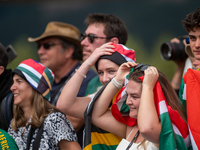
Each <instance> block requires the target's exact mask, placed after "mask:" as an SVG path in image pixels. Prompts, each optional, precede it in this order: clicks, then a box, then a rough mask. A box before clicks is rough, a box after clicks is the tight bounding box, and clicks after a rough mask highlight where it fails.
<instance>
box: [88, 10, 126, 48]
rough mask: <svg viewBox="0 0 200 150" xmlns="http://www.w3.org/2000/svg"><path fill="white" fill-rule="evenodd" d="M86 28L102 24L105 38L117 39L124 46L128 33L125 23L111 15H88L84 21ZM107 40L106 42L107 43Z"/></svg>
mask: <svg viewBox="0 0 200 150" xmlns="http://www.w3.org/2000/svg"><path fill="white" fill-rule="evenodd" d="M85 24H86V26H89V25H91V24H103V25H104V27H105V29H104V34H105V35H106V36H107V37H111V38H112V37H117V38H118V40H119V44H123V45H125V44H126V42H127V39H128V33H127V29H126V26H125V23H124V22H123V21H122V20H121V19H120V18H118V17H116V16H115V15H112V14H101V13H94V14H89V15H88V16H87V18H86V19H85ZM108 41H109V39H108V40H107V42H108Z"/></svg>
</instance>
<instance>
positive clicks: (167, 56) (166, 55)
mask: <svg viewBox="0 0 200 150" xmlns="http://www.w3.org/2000/svg"><path fill="white" fill-rule="evenodd" d="M178 39H179V40H180V43H172V42H165V43H163V44H162V45H161V48H160V55H161V57H162V59H164V60H184V59H186V58H187V57H188V55H187V54H186V52H185V45H184V44H183V42H182V40H183V39H186V43H187V44H189V38H188V36H181V37H179V38H178Z"/></svg>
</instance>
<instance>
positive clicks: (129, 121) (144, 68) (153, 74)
mask: <svg viewBox="0 0 200 150" xmlns="http://www.w3.org/2000/svg"><path fill="white" fill-rule="evenodd" d="M131 68H132V69H131ZM130 70H131V71H130ZM127 75H128V76H127ZM126 77H127V78H128V80H129V81H128V83H127V82H126V83H127V85H126V86H125V87H123V84H124V81H125V79H126ZM126 81H127V79H126ZM122 87H123V88H122ZM116 93H117V94H116ZM113 97H114V100H115V102H114V104H113V105H112V108H111V110H108V109H107V108H108V106H109V104H110V102H111V100H112V99H113ZM125 102H126V105H125ZM126 106H128V111H127V110H126V109H125V107H126ZM163 108H164V109H163ZM122 109H123V110H122ZM183 110H184V109H183V107H182V104H181V103H180V101H179V99H178V97H177V95H176V93H175V92H174V90H173V88H172V86H171V84H170V82H169V81H168V79H167V77H166V76H165V75H164V74H163V73H162V72H161V71H159V70H158V69H156V68H155V67H153V66H149V65H142V64H139V65H138V66H137V64H136V63H131V62H128V63H124V64H122V65H121V66H120V68H119V69H118V72H117V75H116V76H115V77H114V78H113V79H112V80H111V82H110V83H109V84H108V85H107V86H106V87H105V89H104V91H103V92H102V93H101V94H100V95H99V97H98V98H97V99H96V101H95V103H94V109H93V112H92V123H94V124H95V125H97V126H98V127H100V128H102V129H104V130H106V131H109V132H112V133H114V134H116V135H118V136H120V137H122V138H123V139H122V141H121V142H120V144H119V145H118V147H117V150H128V149H129V150H136V149H139V150H143V149H146V150H157V149H162V150H163V149H164V148H168V149H187V147H188V146H189V144H188V143H189V138H188V137H189V132H188V128H187V124H186V116H185V112H184V111H183ZM167 112H168V113H169V115H167ZM166 118H168V119H169V118H170V119H169V120H167V119H166ZM167 121H168V122H167ZM170 121H171V122H170ZM161 124H162V126H161ZM181 124H182V125H183V127H181V129H183V130H181V129H180V128H179V127H180V125H181ZM172 126H173V128H172ZM167 127H169V128H167ZM170 127H171V130H170ZM173 129H174V130H175V131H174V130H173ZM163 130H166V131H163ZM178 131H180V132H178ZM161 132H162V134H161ZM165 132H166V134H165ZM163 133H164V134H163ZM178 133H179V135H176V134H178ZM174 135H175V136H174ZM181 135H182V136H183V135H187V137H186V138H185V137H184V138H181ZM167 136H168V137H167ZM173 136H174V137H175V140H174V139H173ZM178 136H180V137H178ZM176 138H177V139H178V140H177V139H176ZM163 139H164V141H163ZM170 140H172V141H170ZM184 140H185V141H184ZM173 142H177V143H176V144H174V143H173ZM173 144H174V145H175V146H178V147H173V146H174V145H173ZM180 146H181V147H180Z"/></svg>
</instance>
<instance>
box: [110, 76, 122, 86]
mask: <svg viewBox="0 0 200 150" xmlns="http://www.w3.org/2000/svg"><path fill="white" fill-rule="evenodd" d="M111 82H112V83H113V85H114V86H115V87H116V88H118V89H121V88H122V87H123V84H121V83H119V82H117V81H116V79H115V77H114V78H112V80H111Z"/></svg>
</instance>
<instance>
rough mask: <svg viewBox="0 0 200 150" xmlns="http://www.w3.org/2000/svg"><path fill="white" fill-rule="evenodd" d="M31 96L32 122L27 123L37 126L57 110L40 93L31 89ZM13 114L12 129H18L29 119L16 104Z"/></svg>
mask: <svg viewBox="0 0 200 150" xmlns="http://www.w3.org/2000/svg"><path fill="white" fill-rule="evenodd" d="M32 90H33V92H32V98H31V110H32V112H31V116H32V120H31V121H32V122H31V123H28V124H30V125H32V127H35V128H38V127H40V126H41V125H42V123H43V121H44V119H45V118H46V117H47V116H48V115H49V114H50V113H51V112H52V111H53V110H57V109H56V107H55V106H53V105H51V104H50V103H49V102H48V100H46V99H45V98H44V97H43V96H42V95H41V94H40V93H38V92H37V91H36V90H35V89H33V88H32ZM13 112H14V116H13V120H12V122H11V126H12V129H13V130H18V127H23V126H26V123H27V122H28V121H29V120H27V119H26V118H25V114H24V111H23V110H22V109H21V108H20V107H19V106H17V105H14V110H13Z"/></svg>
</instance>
